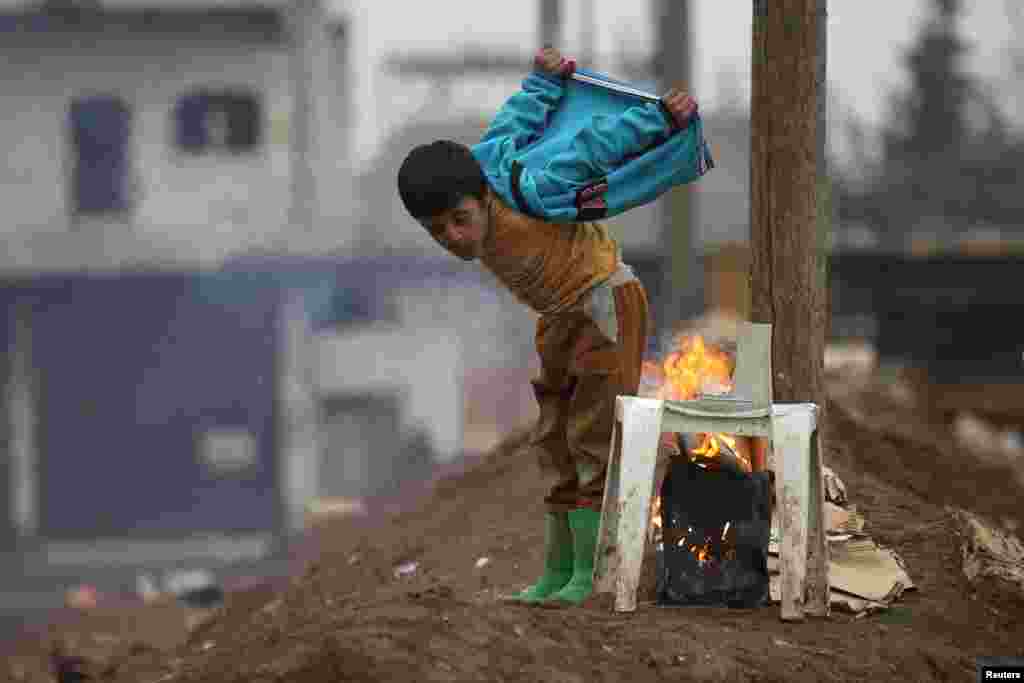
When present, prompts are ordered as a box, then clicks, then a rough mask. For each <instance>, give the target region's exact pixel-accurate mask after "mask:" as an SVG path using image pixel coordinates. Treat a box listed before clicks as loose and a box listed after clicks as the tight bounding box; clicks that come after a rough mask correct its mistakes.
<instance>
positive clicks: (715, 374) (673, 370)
mask: <svg viewBox="0 0 1024 683" xmlns="http://www.w3.org/2000/svg"><path fill="white" fill-rule="evenodd" d="M675 346H676V350H674V351H671V352H669V354H668V355H666V356H665V358H664V360H663V361H662V362H661V363H655V362H651V361H645V362H644V363H643V385H644V387H645V391H642V392H641V393H642V395H645V396H647V397H648V398H658V399H662V400H669V401H690V400H693V399H695V398H697V397H698V396H699V395H700V394H723V393H728V392H730V391H732V390H733V381H732V372H733V369H734V367H735V363H734V361H733V359H732V357H731V356H730V355H729V354H728V353H727V352H726V351H724V350H722V349H721V348H719V347H717V346H715V345H714V344H708V343H707V342H705V340H704V338H703V337H702V336H700V335H679V336H677V337H676V339H675ZM700 439H701V440H700V444H699V445H698V446H697V447H696V448H694V449H692V450H691V454H692V455H694V456H696V457H698V458H700V459H705V460H706V459H711V458H714V457H716V456H717V455H718V454H719V452H720V451H721V446H720V445H719V442H725V443H726V444H728V446H729V447H730V448H731V449H733V451H735V452H736V453H737V455H739V456H740V458H741V460H743V461H744V462H745V463H747V462H749V459H748V458H747V457H746V456H747V455H748V454H746V453H742V452H740V450H739V449H738V445H737V442H736V439H735V438H733V437H731V436H729V435H726V434H702V435H700ZM666 445H668V444H666ZM670 450H673V449H672V448H671V446H670Z"/></svg>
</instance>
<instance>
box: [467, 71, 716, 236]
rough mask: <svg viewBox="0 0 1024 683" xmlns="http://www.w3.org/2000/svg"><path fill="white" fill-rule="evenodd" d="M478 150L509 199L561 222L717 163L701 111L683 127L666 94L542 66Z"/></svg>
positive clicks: (604, 211)
mask: <svg viewBox="0 0 1024 683" xmlns="http://www.w3.org/2000/svg"><path fill="white" fill-rule="evenodd" d="M576 73H577V74H582V75H585V76H589V77H592V78H594V79H598V80H601V81H603V82H605V83H611V84H619V85H626V84H622V83H620V82H618V81H613V80H612V79H609V78H608V77H607V76H603V75H601V74H597V73H594V72H587V71H583V70H581V69H577V70H576ZM471 150H472V153H473V156H474V158H476V160H477V161H478V162H479V163H480V165H481V167H482V168H483V171H484V174H485V175H486V177H487V180H488V183H489V184H490V186H491V188H492V189H493V190H494V191H495V192H496V193H497V194H498V195H499V196H500V197H501V198H502V199H503V200H504V201H505V202H506V203H507V204H509V205H510V206H514V207H516V208H518V209H519V210H520V211H522V212H523V213H526V214H529V215H532V216H535V217H537V218H542V219H545V220H549V221H552V222H556V223H569V222H574V221H583V220H596V219H600V218H610V217H612V216H615V215H618V214H620V213H622V212H624V211H627V210H629V209H631V208H633V207H635V206H640V205H641V204H646V203H648V202H650V201H652V200H654V199H656V198H657V197H658V196H660V195H661V194H663V193H664V192H665V191H666V190H668V189H670V188H672V187H674V186H676V185H682V184H685V183H689V182H692V181H694V180H696V179H697V178H700V177H701V176H703V175H704V174H705V173H706V172H707V171H708V170H709V169H711V168H713V167H714V161H713V160H712V158H711V154H710V150H709V149H708V145H707V142H706V141H705V139H704V126H703V122H702V121H701V119H700V116H699V115H694V117H693V118H692V120H691V121H690V123H689V125H687V127H686V128H685V129H682V130H676V129H675V128H674V124H673V121H672V118H671V116H670V115H669V114H668V112H667V111H666V110H665V109H664V108H663V107H662V106H661V105H660V103H658V102H652V101H649V99H647V98H644V97H641V96H638V95H633V94H626V93H623V92H620V91H618V90H613V89H610V88H606V87H601V86H600V85H594V84H591V83H586V82H580V81H577V80H574V79H562V78H559V77H556V76H549V75H547V74H542V73H540V72H533V73H531V74H529V75H528V76H527V77H526V78H525V79H524V80H523V84H522V89H521V90H520V91H519V92H518V93H516V94H515V95H513V96H512V97H510V98H509V99H508V101H507V102H506V103H505V105H504V106H503V107H502V108H501V110H500V111H499V112H498V113H497V115H496V116H495V117H494V119H493V120H492V121H491V124H490V126H489V127H488V128H487V131H486V132H485V133H484V136H483V138H481V140H480V142H479V143H477V144H476V145H474V146H473V147H472V148H471Z"/></svg>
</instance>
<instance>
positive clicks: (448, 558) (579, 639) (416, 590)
mask: <svg viewBox="0 0 1024 683" xmlns="http://www.w3.org/2000/svg"><path fill="white" fill-rule="evenodd" d="M833 379H836V378H833ZM839 379H840V380H841V381H840V383H839V384H838V385H837V386H838V387H839V388H838V389H837V390H836V391H835V392H833V393H834V399H833V400H832V401H831V402H830V403H829V405H828V406H827V413H826V415H827V418H826V424H825V426H826V432H825V439H826V464H827V465H829V466H830V467H832V468H833V469H834V470H835V472H836V473H837V474H838V475H839V476H840V478H841V479H842V480H843V481H844V482H845V484H846V487H847V493H848V496H849V498H850V501H851V502H852V503H854V504H856V505H857V507H858V509H859V510H860V511H861V512H862V513H863V514H864V515H865V517H866V518H867V527H866V529H865V530H866V531H868V532H869V533H870V534H871V535H872V536H873V537H874V538H875V540H877V541H878V542H879V543H881V544H883V545H887V546H889V547H892V548H894V549H895V550H896V551H897V552H898V553H899V554H900V555H901V556H902V557H903V558H904V560H905V561H906V563H907V567H908V570H909V573H910V575H911V577H912V578H913V580H914V581H915V582H916V584H917V586H918V590H917V591H913V592H908V593H906V594H905V595H904V597H903V598H902V599H901V600H900V601H899V602H898V603H897V604H896V605H895V606H894V607H893V608H891V609H890V610H889V611H887V612H883V613H880V614H876V615H872V616H869V617H866V618H860V619H858V618H855V617H854V616H853V615H848V614H843V613H839V612H835V611H834V612H833V614H832V616H831V617H829V618H828V619H808V620H807V621H805V622H802V623H784V622H781V621H780V619H779V612H778V608H777V607H766V608H762V609H757V610H729V609H718V608H704V607H699V608H698V607H684V608H668V607H659V606H657V605H656V604H654V594H653V581H651V580H650V577H651V574H650V572H648V575H647V579H648V580H647V581H645V585H644V588H643V589H642V591H641V595H640V600H641V603H640V607H639V609H638V610H637V611H636V612H635V613H631V614H620V613H615V612H613V611H612V610H611V609H610V599H609V597H608V596H601V597H599V598H595V599H594V600H592V601H590V603H589V604H586V605H584V606H582V607H576V608H568V609H557V610H552V609H542V608H530V607H522V606H514V605H507V604H503V603H501V602H499V601H498V596H499V595H502V594H508V593H511V592H513V591H515V590H518V589H519V588H521V587H523V586H524V585H526V584H528V583H530V582H531V581H532V580H533V579H534V578H535V574H536V573H537V571H538V569H539V567H540V564H541V545H542V526H541V521H542V515H543V508H542V506H541V504H540V501H541V498H542V496H543V494H544V492H545V490H546V488H547V483H546V482H545V481H544V480H543V479H542V478H541V476H540V473H539V472H538V470H537V468H536V466H535V464H534V462H532V461H531V460H529V459H528V456H525V455H524V453H523V451H522V450H520V449H519V448H518V446H519V445H520V444H521V442H522V438H523V432H522V431H517V432H515V433H512V434H510V435H509V436H508V437H507V438H506V439H505V440H504V441H503V442H502V443H501V444H500V445H499V446H498V447H497V448H495V449H494V450H493V451H492V452H490V453H488V454H487V455H486V456H485V457H483V458H479V459H476V460H473V461H470V462H467V463H464V467H463V468H462V470H463V471H459V472H453V473H448V474H447V475H446V476H444V477H443V478H441V479H440V480H439V481H436V482H435V483H434V484H432V485H431V486H429V487H426V486H424V487H421V489H420V490H418V491H407V492H406V494H405V499H404V500H406V501H407V502H406V504H404V505H402V506H400V507H399V509H394V510H391V511H388V512H386V513H384V512H381V513H377V514H375V515H371V517H370V518H368V519H370V520H373V521H372V523H371V522H369V521H367V520H365V519H348V520H342V521H336V522H332V523H329V524H325V525H323V526H321V527H319V528H318V529H317V530H316V535H315V540H316V543H315V548H316V550H315V555H316V556H315V559H314V560H313V561H312V562H311V563H310V564H309V565H308V566H307V567H306V568H305V569H304V570H303V571H302V572H301V573H299V574H297V575H296V576H294V577H293V578H292V579H291V581H290V582H289V583H288V585H286V586H281V587H279V588H258V589H251V590H247V591H237V592H234V593H232V594H230V595H229V597H228V601H227V604H226V607H225V608H223V609H222V610H221V611H219V612H218V613H217V614H216V615H214V616H213V618H212V619H210V620H209V621H208V622H207V623H206V624H205V625H203V626H201V627H200V628H198V629H196V630H194V631H193V632H192V633H191V635H189V636H187V637H186V636H185V635H184V634H182V635H181V637H179V638H166V639H164V641H163V642H161V643H159V644H154V645H147V644H145V643H141V642H139V641H138V640H137V639H135V640H134V641H133V636H132V634H131V631H130V629H131V626H130V623H125V624H122V625H121V626H117V625H110V624H107V625H105V626H103V628H105V629H107V631H108V632H115V633H119V634H120V636H119V637H121V638H122V639H123V640H122V642H121V644H120V645H119V647H120V649H118V650H116V651H115V652H114V653H113V654H110V655H109V656H108V657H107V660H106V661H105V663H104V665H103V667H101V669H102V670H101V671H99V672H98V674H97V680H109V681H124V682H128V681H131V682H133V683H135V682H142V683H148V682H150V681H177V682H185V681H188V682H191V683H199V682H208V683H214V682H216V683H227V682H231V681H245V682H247V683H257V682H268V683H269V682H271V681H290V682H291V681H294V682H296V683H314V682H323V683H327V682H331V683H337V682H339V681H566V682H569V681H572V682H576V681H580V682H582V681H625V680H628V681H634V682H640V681H662V680H672V681H819V680H835V681H868V680H872V681H876V680H877V681H889V680H914V681H967V680H973V676H974V675H975V674H974V672H975V663H974V662H975V657H978V656H1024V601H1022V600H1021V599H1020V598H1019V597H1017V596H1014V595H1013V594H1012V593H1010V592H1007V591H1006V590H1005V589H1003V588H1002V587H1000V586H995V585H992V586H983V587H981V588H975V587H973V586H971V585H970V584H969V583H968V582H967V580H966V579H965V578H964V576H963V573H962V571H961V559H960V549H959V538H958V535H957V528H956V524H955V522H954V520H953V518H952V516H951V514H950V512H949V510H948V507H947V506H956V507H962V508H965V509H968V510H972V511H974V512H977V513H979V514H982V515H985V516H988V517H989V518H991V519H993V520H995V521H996V523H1003V522H1004V521H1005V522H1006V523H1008V524H1011V525H1012V524H1014V523H1017V524H1019V523H1020V522H1021V521H1022V517H1024V511H1022V507H1021V505H1020V502H1019V501H1020V500H1021V494H1022V490H1021V486H1020V484H1019V476H1018V472H1019V468H1020V467H1021V464H1019V463H1018V464H1013V463H1008V462H998V461H995V460H993V459H992V458H987V457H981V456H979V455H976V454H974V453H973V452H972V451H970V450H969V449H967V448H964V447H962V446H958V445H957V444H956V443H955V441H954V439H953V436H952V432H951V430H950V429H949V427H948V425H945V424H942V423H934V422H930V421H929V420H930V418H928V417H927V415H926V413H928V412H929V411H927V410H923V409H919V408H918V407H917V406H915V405H913V403H912V401H908V400H907V398H906V396H901V395H898V392H896V393H894V392H892V391H889V389H890V388H891V387H889V386H888V385H887V382H888V381H881V380H875V381H871V382H867V383H865V384H864V385H863V386H859V387H856V388H851V386H850V384H849V382H847V381H846V380H845V379H843V378H839ZM1014 468H1017V469H1014ZM1018 528H1020V527H1018ZM484 557H486V558H488V560H489V561H488V563H487V564H486V565H485V566H483V567H482V568H478V567H477V561H478V560H479V559H480V558H484ZM648 559H650V558H648ZM407 562H415V563H416V570H415V572H413V573H412V574H410V575H408V576H401V577H397V576H396V575H395V569H396V567H398V566H399V565H401V564H403V563H407ZM646 564H647V567H651V566H652V565H653V562H647V563H646ZM126 609H127V608H126ZM133 609H135V610H141V609H151V608H133ZM128 614H130V615H132V616H131V618H129V619H128V620H127V621H128V622H131V620H132V619H133V618H134V617H135V616H137V615H136V613H135V612H131V613H128ZM88 618H91V617H90V615H84V616H83V617H82V619H88ZM96 618H98V617H96ZM176 619H178V617H173V618H171V619H170V621H169V622H168V623H171V622H173V623H177V621H175V620H176ZM88 627H89V625H88V624H87V623H84V622H80V623H78V624H77V626H76V627H75V628H78V629H79V630H81V629H85V628H88ZM69 628H70V627H69ZM119 628H120V629H121V630H120V631H118V629H119ZM177 628H178V631H176V633H180V632H181V631H180V626H179V627H177ZM61 635H62V634H61V632H60V631H54V632H53V633H52V634H50V637H51V638H59V637H61ZM133 642H134V644H133ZM150 642H151V643H152V642H155V641H152V640H151V641H150ZM45 647H47V643H45V642H42V641H38V642H37V641H33V642H28V643H26V644H25V646H24V648H22V649H21V650H20V651H19V655H18V657H19V658H18V659H17V660H16V661H18V662H21V664H20V666H21V667H22V669H21V670H22V672H23V674H22V675H23V676H24V678H23V679H22V680H37V679H35V678H32V677H31V670H32V669H33V666H32V662H37V661H42V660H41V656H42V653H43V652H44V651H45ZM12 661H15V660H13V659H12ZM2 673H3V670H2V668H0V674H2ZM12 675H13V674H12ZM15 680H17V679H15ZM38 680H46V679H38Z"/></svg>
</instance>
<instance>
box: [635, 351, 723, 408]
mask: <svg viewBox="0 0 1024 683" xmlns="http://www.w3.org/2000/svg"><path fill="white" fill-rule="evenodd" d="M675 345H676V347H677V348H676V350H675V351H671V352H670V353H669V354H668V355H667V356H665V359H664V360H663V361H662V362H661V363H660V364H658V363H654V362H651V361H644V364H643V375H644V383H645V384H647V385H653V391H652V392H651V393H652V395H650V396H649V398H659V399H666V400H670V401H689V400H692V399H695V398H697V396H698V395H699V394H701V393H714V394H720V393H725V392H728V391H731V390H732V388H733V385H732V371H733V361H732V359H731V358H730V357H729V354H728V353H726V352H725V351H722V350H721V349H719V348H717V347H715V346H709V345H708V344H706V343H705V342H704V338H703V337H701V336H700V335H681V336H679V337H677V338H676V340H675Z"/></svg>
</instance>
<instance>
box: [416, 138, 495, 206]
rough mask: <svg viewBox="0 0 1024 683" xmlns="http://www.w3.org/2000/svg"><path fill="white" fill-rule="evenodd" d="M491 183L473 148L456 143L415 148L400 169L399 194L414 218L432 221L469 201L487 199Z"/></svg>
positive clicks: (445, 142)
mask: <svg viewBox="0 0 1024 683" xmlns="http://www.w3.org/2000/svg"><path fill="white" fill-rule="evenodd" d="M486 190H487V180H486V178H485V177H484V172H483V169H481V168H480V164H479V163H478V162H477V160H476V159H475V158H474V157H473V155H472V153H471V152H470V151H469V148H468V147H466V146H465V145H463V144H460V143H458V142H454V141H452V140H437V141H435V142H431V143H430V144H426V145H419V146H418V147H414V148H413V150H412V151H411V152H409V154H408V155H407V156H406V157H405V161H403V162H402V167H401V168H400V169H398V194H399V196H401V198H402V203H403V204H405V208H406V210H407V211H408V212H409V213H410V214H411V215H412V217H413V218H417V219H420V218H432V217H434V216H436V215H438V214H440V213H443V212H445V211H447V210H449V209H454V208H455V207H456V206H457V205H458V203H459V202H460V201H462V200H463V199H464V198H465V197H470V196H471V197H476V198H477V199H483V197H484V195H485V194H486Z"/></svg>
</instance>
